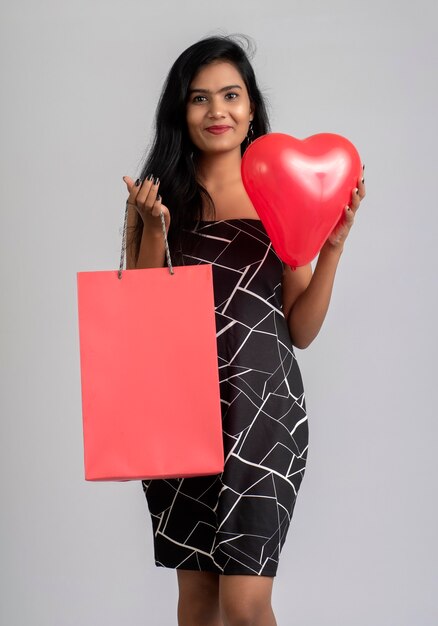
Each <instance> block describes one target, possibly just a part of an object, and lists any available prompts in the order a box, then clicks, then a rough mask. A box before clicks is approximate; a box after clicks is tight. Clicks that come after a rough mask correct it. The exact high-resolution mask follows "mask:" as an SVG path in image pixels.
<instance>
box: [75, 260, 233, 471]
mask: <svg viewBox="0 0 438 626" xmlns="http://www.w3.org/2000/svg"><path fill="white" fill-rule="evenodd" d="M77 287H78V310H79V339H80V363H81V387H82V417H83V433H84V459H85V478H86V480H135V479H137V480H139V479H146V478H168V477H187V476H196V475H205V474H216V473H220V472H221V471H222V470H223V467H224V457H223V439H222V421H221V410H220V396H219V374H218V361H217V344H216V328H215V315H214V296H213V282H212V267H211V265H209V264H201V265H193V266H181V267H175V268H174V273H173V274H172V273H170V272H169V271H168V269H167V268H153V269H135V270H125V271H123V273H122V274H120V273H119V274H118V272H117V271H116V270H114V271H97V272H78V274H77Z"/></svg>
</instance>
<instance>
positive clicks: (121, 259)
mask: <svg viewBox="0 0 438 626" xmlns="http://www.w3.org/2000/svg"><path fill="white" fill-rule="evenodd" d="M160 218H161V228H162V230H163V237H164V247H165V249H166V260H167V267H168V268H169V273H170V274H173V273H174V271H173V267H172V260H171V258H170V250H169V244H168V242H167V232H166V222H165V221H164V213H163V211H160ZM127 224H128V201H126V208H125V219H124V220H123V234H122V251H121V253H120V265H119V271H118V272H117V276H118V278H120V279H121V278H122V270H123V259H124V258H125V251H126V229H127Z"/></svg>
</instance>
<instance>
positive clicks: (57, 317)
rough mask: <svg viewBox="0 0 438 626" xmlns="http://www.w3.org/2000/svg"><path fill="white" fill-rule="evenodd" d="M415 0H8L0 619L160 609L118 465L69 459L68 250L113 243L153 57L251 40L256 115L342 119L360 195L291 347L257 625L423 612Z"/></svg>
mask: <svg viewBox="0 0 438 626" xmlns="http://www.w3.org/2000/svg"><path fill="white" fill-rule="evenodd" d="M437 20H438V9H437V5H436V3H435V1H434V0H429V1H426V0H420V1H417V2H416V3H412V2H407V1H404V0H403V1H401V2H400V1H396V0H391V1H387V2H384V1H382V0H381V1H380V2H376V1H375V2H369V1H368V2H363V1H362V2H357V1H356V2H355V1H352V0H348V1H347V0H345V1H343V0H337V1H331V2H330V1H327V0H320V1H317V0H306V2H304V1H302V2H299V1H297V0H293V1H292V0H287V1H283V2H280V1H277V2H275V1H272V2H269V3H267V2H266V3H265V2H254V1H242V0H240V1H239V2H238V3H237V2H236V1H230V0H223V1H222V2H220V3H214V4H211V3H208V2H205V3H198V2H195V1H193V0H190V1H186V2H185V3H182V2H179V3H177V2H172V3H170V2H167V1H166V0H161V1H160V2H156V3H152V2H146V1H144V0H143V1H140V0H123V2H122V0H119V1H116V0H113V1H111V2H108V1H104V0H94V1H93V0H76V1H74V2H71V1H70V2H63V1H59V0H51V1H49V0H46V1H43V0H41V1H39V2H31V0H18V1H17V0H14V2H13V3H6V2H2V19H1V33H0V35H1V36H0V42H1V44H0V45H1V86H2V97H1V101H0V105H1V117H0V119H1V176H2V185H1V211H2V227H1V248H0V249H1V273H2V307H1V316H2V319H1V337H2V346H1V359H2V363H1V365H2V372H1V385H2V393H1V399H2V400H1V401H2V410H1V445H2V449H1V472H0V477H1V478H0V480H1V529H0V530H1V556H0V563H1V576H2V580H1V585H0V588H1V596H2V597H1V602H0V605H1V609H0V611H1V614H0V621H1V624H5V625H7V626H23V625H27V624H29V625H30V624H32V626H52V625H53V626H55V625H56V626H70V625H71V626H78V625H80V626H95V625H100V624H102V625H103V624H105V626H115V625H119V624H130V626H135V625H138V626H140V625H142V624H148V625H149V624H150V625H153V626H161V625H163V626H168V625H171V624H175V622H176V620H175V617H174V616H175V605H176V581H175V572H174V571H172V570H163V569H161V568H160V569H158V568H156V567H155V565H154V564H153V552H152V533H151V524H150V519H149V514H148V512H147V507H146V502H145V500H144V497H143V493H142V491H141V486H140V483H138V482H132V483H122V484H117V483H108V484H94V483H87V482H85V480H84V478H83V457H82V454H83V447H82V422H81V420H82V416H81V399H80V370H79V352H78V329H77V311H76V272H77V271H81V270H91V269H96V270H97V269H111V268H115V267H116V266H117V262H118V256H119V246H120V226H121V222H122V213H123V205H124V200H125V197H126V196H125V186H124V183H123V181H122V176H123V175H124V174H129V175H131V176H134V175H135V174H136V173H137V172H138V167H139V163H140V160H141V158H142V154H143V151H144V149H145V148H146V146H147V143H148V140H149V137H150V129H151V125H152V116H153V112H154V110H155V106H156V102H157V98H158V95H159V93H160V90H161V86H162V83H163V80H164V78H165V75H166V73H167V71H168V69H169V68H170V65H171V63H173V61H174V60H175V58H176V57H177V56H178V55H179V54H180V52H181V51H182V50H183V49H185V48H186V47H187V46H188V45H190V44H191V43H193V42H194V41H196V40H197V39H199V38H201V37H203V36H206V35H209V34H215V33H217V32H223V33H233V32H243V33H247V34H249V35H250V36H252V37H253V38H254V39H255V41H256V42H257V45H258V51H257V54H256V56H255V58H254V66H255V69H256V72H257V75H258V78H259V82H260V84H261V86H262V88H263V89H264V91H265V94H266V95H267V97H268V99H269V101H270V105H271V114H272V127H273V130H274V131H278V132H286V133H289V134H292V135H294V136H297V137H301V138H304V137H306V136H309V135H311V134H315V133H317V132H336V133H340V134H342V135H345V136H346V137H348V138H349V139H350V140H351V141H352V142H353V143H354V144H355V145H356V146H357V147H358V149H359V151H360V154H361V157H362V160H363V162H364V163H365V164H366V169H365V179H366V184H367V197H366V199H365V201H364V202H363V203H362V206H361V207H360V210H359V213H358V214H357V218H356V221H355V225H354V227H353V230H352V231H351V233H350V236H349V238H348V240H347V242H346V245H345V249H344V254H343V256H342V258H341V262H340V265H339V268H338V272H337V277H336V281H335V286H334V291H333V296H332V302H331V306H330V310H329V313H328V315H327V318H326V321H325V324H324V326H323V328H322V330H321V333H320V335H319V336H318V338H317V339H316V340H315V342H314V343H313V344H312V345H311V346H310V347H309V348H308V349H307V350H304V351H300V350H297V357H298V360H299V363H300V366H301V369H302V374H303V378H304V384H305V389H306V397H307V408H308V412H309V420H310V449H309V457H308V466H307V472H306V475H305V478H304V481H303V483H302V486H301V491H300V493H299V498H298V501H297V506H296V509H295V514H294V519H293V524H292V526H291V528H290V531H289V535H288V539H287V542H286V545H285V548H284V551H283V554H282V559H281V562H280V568H279V573H278V577H277V580H276V583H275V585H274V589H275V590H274V605H275V609H276V613H277V617H278V623H279V626H287V625H294V624H297V625H298V624H299V625H300V626H320V625H321V624H324V625H325V626H351V624H355V626H365V625H366V626H393V625H394V626H405V625H412V626H414V625H415V626H432V625H433V624H434V625H435V624H436V623H437V622H438V605H437V599H436V595H435V596H434V589H435V592H436V586H437V575H436V561H437V542H436V529H437V525H438V524H437V522H438V520H437V506H436V494H437V490H436V477H437V460H436V459H437V453H436V449H437V444H436V435H437V427H436V409H435V407H434V404H435V403H436V388H437V386H436V373H437V369H436V357H435V355H436V347H437V344H436V339H437V337H436V319H437V318H436V315H437V312H436V269H437V266H436V252H435V250H434V245H435V244H436V240H437V231H436V226H437V218H436V169H437V168H436V166H437V163H436V142H437V132H436V131H437V126H436V115H437V110H438V102H437V82H436V80H437V74H436V68H437V30H436V28H437V27H436V24H437Z"/></svg>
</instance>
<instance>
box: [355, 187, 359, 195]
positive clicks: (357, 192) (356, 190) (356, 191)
mask: <svg viewBox="0 0 438 626" xmlns="http://www.w3.org/2000/svg"><path fill="white" fill-rule="evenodd" d="M354 193H355V194H356V196H358V195H359V189H358V188H357V187H356V189H355V190H354Z"/></svg>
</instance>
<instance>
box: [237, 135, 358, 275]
mask: <svg viewBox="0 0 438 626" xmlns="http://www.w3.org/2000/svg"><path fill="white" fill-rule="evenodd" d="M241 170H242V180H243V184H244V186H245V189H246V192H247V193H248V196H249V197H250V199H251V201H252V203H253V205H254V208H255V209H256V211H257V213H258V215H259V217H260V219H261V220H262V222H263V225H264V226H265V228H266V232H267V233H268V235H269V237H270V239H271V241H272V245H273V246H274V249H275V251H276V252H277V254H278V255H279V256H280V257H281V259H282V260H283V261H284V262H285V263H287V264H288V265H290V266H292V267H298V266H300V265H305V264H306V263H310V261H312V259H314V258H315V256H316V255H317V254H318V252H319V251H320V250H321V247H322V245H323V244H324V242H325V241H326V239H327V237H328V236H329V235H330V233H331V232H332V230H333V229H334V227H335V226H336V224H337V223H338V222H339V221H340V220H341V218H342V219H343V210H344V207H345V205H346V204H349V203H350V201H351V191H352V189H353V188H354V187H356V185H357V179H358V177H359V176H360V175H361V174H362V164H361V159H360V156H359V153H358V152H357V150H356V148H355V147H354V146H353V144H352V143H351V142H350V141H348V139H346V138H345V137H342V136H341V135H335V134H333V133H320V134H318V135H312V136H311V137H308V138H307V139H296V138H295V137H291V136H290V135H286V134H284V133H269V134H267V135H263V136H262V137H259V138H258V139H256V140H255V141H254V142H253V143H252V144H251V145H250V146H249V147H248V148H247V150H246V151H245V153H244V155H243V157H242V166H241Z"/></svg>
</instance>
